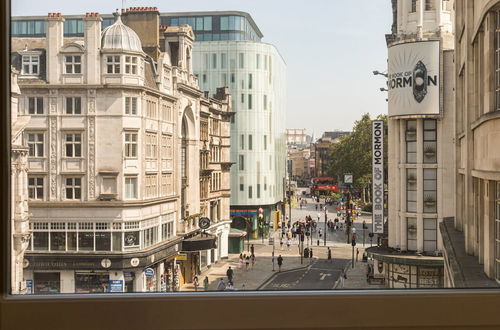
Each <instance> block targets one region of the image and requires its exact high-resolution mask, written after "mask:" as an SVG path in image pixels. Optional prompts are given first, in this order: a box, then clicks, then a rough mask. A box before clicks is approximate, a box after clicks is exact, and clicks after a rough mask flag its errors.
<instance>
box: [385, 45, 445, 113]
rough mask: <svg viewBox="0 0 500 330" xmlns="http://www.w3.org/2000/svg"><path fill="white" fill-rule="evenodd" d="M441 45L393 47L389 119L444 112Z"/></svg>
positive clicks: (390, 66) (391, 54)
mask: <svg viewBox="0 0 500 330" xmlns="http://www.w3.org/2000/svg"><path fill="white" fill-rule="evenodd" d="M440 54H441V52H440V42H439V40H430V41H418V42H406V43H402V44H397V45H394V46H392V47H389V54H388V61H389V68H388V72H387V87H388V89H389V94H388V99H389V117H392V116H405V115H430V114H435V115H438V114H439V113H440V85H441V82H440V67H441V61H440Z"/></svg>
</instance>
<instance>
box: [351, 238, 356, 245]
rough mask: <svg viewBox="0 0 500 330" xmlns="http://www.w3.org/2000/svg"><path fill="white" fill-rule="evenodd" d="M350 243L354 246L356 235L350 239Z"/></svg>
mask: <svg viewBox="0 0 500 330" xmlns="http://www.w3.org/2000/svg"><path fill="white" fill-rule="evenodd" d="M351 245H352V246H356V237H354V236H353V237H352V239H351Z"/></svg>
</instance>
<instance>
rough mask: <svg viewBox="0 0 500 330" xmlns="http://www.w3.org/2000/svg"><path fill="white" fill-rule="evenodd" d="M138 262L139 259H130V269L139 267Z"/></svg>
mask: <svg viewBox="0 0 500 330" xmlns="http://www.w3.org/2000/svg"><path fill="white" fill-rule="evenodd" d="M140 262H141V261H140V260H139V258H132V259H130V265H131V266H132V267H137V266H139V263H140Z"/></svg>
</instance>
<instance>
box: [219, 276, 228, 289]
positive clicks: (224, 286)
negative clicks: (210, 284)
mask: <svg viewBox="0 0 500 330" xmlns="http://www.w3.org/2000/svg"><path fill="white" fill-rule="evenodd" d="M225 288H226V284H225V283H224V279H223V278H222V277H221V278H220V279H219V284H217V290H218V291H224V289H225Z"/></svg>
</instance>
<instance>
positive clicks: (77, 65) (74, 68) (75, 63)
mask: <svg viewBox="0 0 500 330" xmlns="http://www.w3.org/2000/svg"><path fill="white" fill-rule="evenodd" d="M82 57H83V54H64V55H63V62H64V74H79V75H81V74H83V68H82V63H83V61H82ZM69 58H71V61H69V62H68V59H69ZM77 58H79V61H76V59H77ZM68 68H71V70H69V71H71V72H68ZM77 69H78V70H77ZM76 71H78V72H76Z"/></svg>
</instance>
